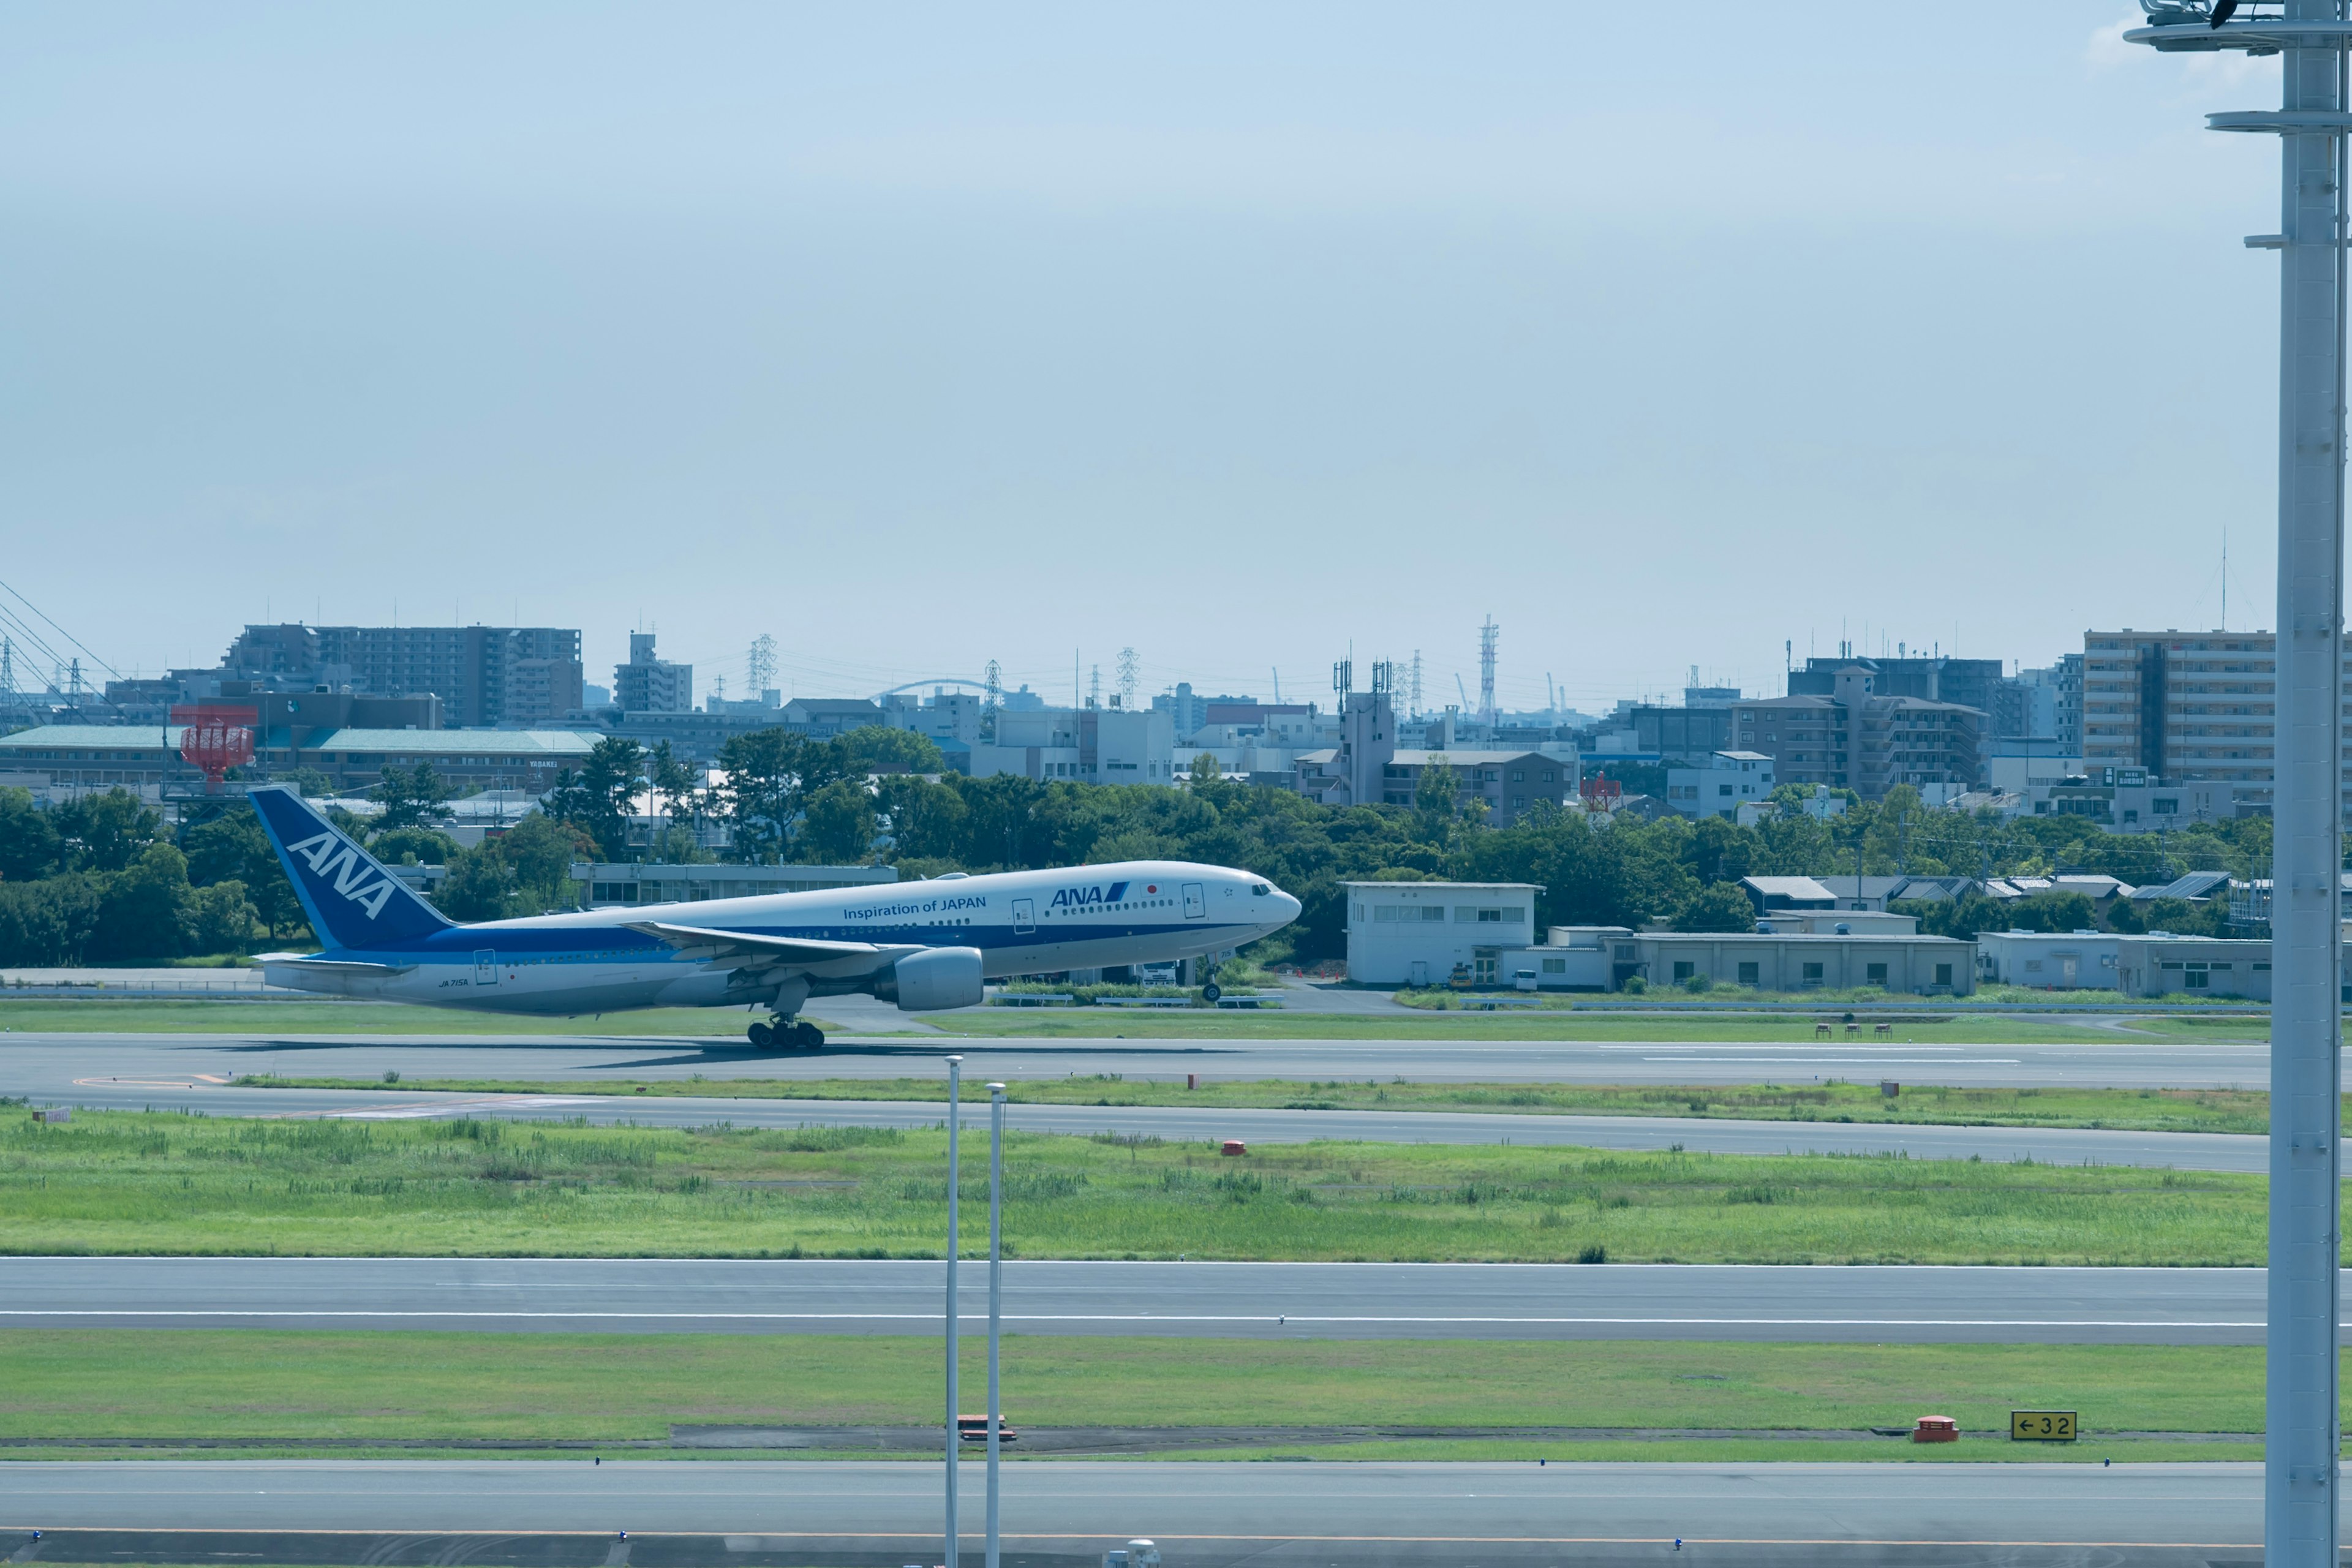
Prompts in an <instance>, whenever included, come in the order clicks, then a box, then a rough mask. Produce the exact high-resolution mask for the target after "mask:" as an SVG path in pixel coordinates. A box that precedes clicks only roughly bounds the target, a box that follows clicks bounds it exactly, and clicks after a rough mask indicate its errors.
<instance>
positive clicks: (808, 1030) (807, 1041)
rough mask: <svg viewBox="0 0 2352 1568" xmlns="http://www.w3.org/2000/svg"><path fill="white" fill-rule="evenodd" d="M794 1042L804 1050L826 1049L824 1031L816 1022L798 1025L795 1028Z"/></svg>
mask: <svg viewBox="0 0 2352 1568" xmlns="http://www.w3.org/2000/svg"><path fill="white" fill-rule="evenodd" d="M793 1045H795V1046H797V1047H800V1048H801V1049H802V1050H804V1051H821V1050H823V1049H824V1030H823V1029H820V1028H818V1027H817V1026H815V1025H814V1024H800V1025H796V1026H794V1027H793Z"/></svg>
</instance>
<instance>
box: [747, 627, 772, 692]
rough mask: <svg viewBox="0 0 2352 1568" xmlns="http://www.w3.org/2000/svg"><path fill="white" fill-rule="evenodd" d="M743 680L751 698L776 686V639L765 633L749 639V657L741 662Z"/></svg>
mask: <svg viewBox="0 0 2352 1568" xmlns="http://www.w3.org/2000/svg"><path fill="white" fill-rule="evenodd" d="M743 679H744V680H745V681H746V682H747V683H748V684H749V685H750V686H751V696H753V697H757V696H759V695H760V693H761V692H763V691H767V690H769V689H772V688H773V687H774V686H775V684H776V639H775V638H773V637H770V636H769V635H768V634H767V633H765V632H761V634H760V635H759V636H758V637H753V638H752V639H751V658H747V659H745V660H744V661H743Z"/></svg>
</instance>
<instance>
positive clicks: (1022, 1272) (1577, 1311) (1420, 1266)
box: [0, 1258, 2263, 1468]
mask: <svg viewBox="0 0 2352 1568" xmlns="http://www.w3.org/2000/svg"><path fill="white" fill-rule="evenodd" d="M961 1283H962V1289H963V1292H964V1294H963V1297H962V1300H963V1307H962V1310H961V1311H960V1313H959V1317H960V1318H966V1319H968V1320H969V1321H970V1322H971V1324H972V1325H973V1326H974V1327H977V1326H979V1325H981V1324H982V1323H984V1322H985V1321H986V1305H985V1303H986V1300H987V1297H986V1289H987V1270H986V1266H985V1264H983V1263H967V1264H966V1265H965V1266H964V1268H963V1270H962V1281H961ZM943 1284H944V1266H943V1265H941V1264H939V1263H925V1262H919V1261H901V1260H878V1259H877V1260H866V1259H846V1258H839V1259H836V1258H822V1259H819V1258H810V1259H793V1260H782V1259H779V1260H764V1259H724V1258H12V1259H9V1260H8V1261H7V1263H6V1265H5V1268H0V1325H5V1326H8V1327H16V1328H64V1327H84V1328H261V1329H326V1328H341V1329H458V1330H467V1331H507V1332H530V1331H567V1332H616V1333H618V1332H646V1333H652V1332H702V1333H754V1334H757V1333H878V1334H927V1333H935V1332H937V1331H939V1328H940V1322H941V1313H942V1306H941V1299H942V1297H943V1295H944V1290H943ZM1004 1313H1005V1319H1004V1321H1005V1323H1006V1325H1007V1327H1008V1328H1009V1329H1010V1330H1011V1331H1015V1332H1021V1333H1050V1334H1143V1335H1155V1336H1192V1337H1203V1338H1228V1339H1297V1338H1305V1339H1488V1340H1666V1339H1678V1340H1746V1341H1759V1342H1783V1341H1785V1342H1814V1343H1824V1342H1827V1343H1834V1342H1871V1343H1883V1342H1909V1343H1939V1342H1974V1343H2019V1342H2033V1343H2043V1344H2260V1343H2262V1342H2263V1271H2262V1270H2261V1269H2258V1268H1875V1267H1874V1268H1837V1267H1823V1268H1804V1267H1733V1266H1710V1265H1675V1264H1592V1265H1581V1264H1480V1263H1462V1264H1454V1263H1202V1262H1127V1261H1118V1260H1097V1261H1085V1262H1078V1261H1046V1260H1024V1259H1013V1260H1011V1261H1008V1262H1007V1263H1006V1264H1005V1265H1004ZM0 1468H5V1467H0Z"/></svg>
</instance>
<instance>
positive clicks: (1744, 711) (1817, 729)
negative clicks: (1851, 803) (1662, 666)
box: [1729, 660, 1990, 800]
mask: <svg viewBox="0 0 2352 1568" xmlns="http://www.w3.org/2000/svg"><path fill="white" fill-rule="evenodd" d="M1923 662H1924V661H1923ZM1987 662H1990V661H1987ZM1803 674H1804V672H1802V671H1799V672H1796V673H1794V674H1792V675H1791V676H1790V683H1791V684H1792V685H1793V684H1795V683H1796V682H1797V681H1798V680H1799V679H1801V677H1802V675H1803ZM1878 679H1879V677H1878V672H1877V671H1876V670H1874V669H1872V668H1868V667H1867V666H1865V665H1864V664H1863V663H1862V662H1860V661H1859V660H1857V661H1855V662H1853V663H1851V664H1848V665H1847V666H1845V667H1844V668H1842V669H1840V670H1839V671H1838V672H1837V679H1836V680H1835V682H1834V683H1833V685H1832V689H1831V691H1830V693H1829V694H1828V695H1811V694H1801V695H1798V696H1792V697H1769V698H1764V699H1760V700H1756V701H1753V702H1742V703H1741V704H1740V705H1739V706H1738V707H1737V708H1735V709H1733V710H1731V711H1732V714H1733V720H1732V731H1733V740H1732V745H1731V747H1730V748H1729V749H1732V750H1736V751H1741V752H1757V753H1759V754H1761V755H1763V756H1766V757H1769V758H1771V759H1772V763H1773V773H1774V776H1775V777H1776V778H1777V780H1778V781H1779V782H1780V783H1781V784H1809V785H1810V784H1827V785H1829V786H1830V787H1831V788H1832V789H1851V790H1853V792H1854V793H1855V794H1857V795H1861V796H1862V798H1863V799H1864V800H1878V799H1880V798H1882V797H1884V796H1885V794H1886V792H1887V791H1888V790H1890V789H1892V788H1894V787H1895V785H1896V784H1910V785H1912V786H1913V787H1914V788H1916V789H1918V790H1919V791H1920V792H1921V793H1922V794H1924V795H1928V796H1929V797H1930V798H1938V799H1940V798H1947V797H1948V796H1949V795H1955V794H1958V792H1960V791H1963V790H1968V789H1975V788H1979V787H1980V786H1981V785H1982V784H1983V783H1984V778H1985V744H1984V742H1985V721H1986V717H1987V716H1986V714H1985V712H1984V711H1983V710H1981V709H1978V708H1972V707H1968V706H1965V705H1963V704H1960V703H1957V702H1938V701H1930V700H1927V699H1925V698H1918V697H1888V696H1885V695H1883V694H1881V693H1880V692H1879V690H1878V689H1877V682H1878Z"/></svg>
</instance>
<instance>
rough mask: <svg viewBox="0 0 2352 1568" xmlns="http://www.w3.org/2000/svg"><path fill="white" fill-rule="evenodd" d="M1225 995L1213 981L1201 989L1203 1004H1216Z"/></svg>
mask: <svg viewBox="0 0 2352 1568" xmlns="http://www.w3.org/2000/svg"><path fill="white" fill-rule="evenodd" d="M1223 994H1224V992H1223V990H1221V989H1220V988H1219V987H1218V985H1217V983H1216V982H1215V981H1213V980H1212V981H1210V982H1209V983H1208V984H1206V985H1203V986H1202V987H1201V1000H1202V1001H1203V1002H1214V1001H1215V1000H1216V999H1217V998H1218V997H1220V996H1223Z"/></svg>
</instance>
